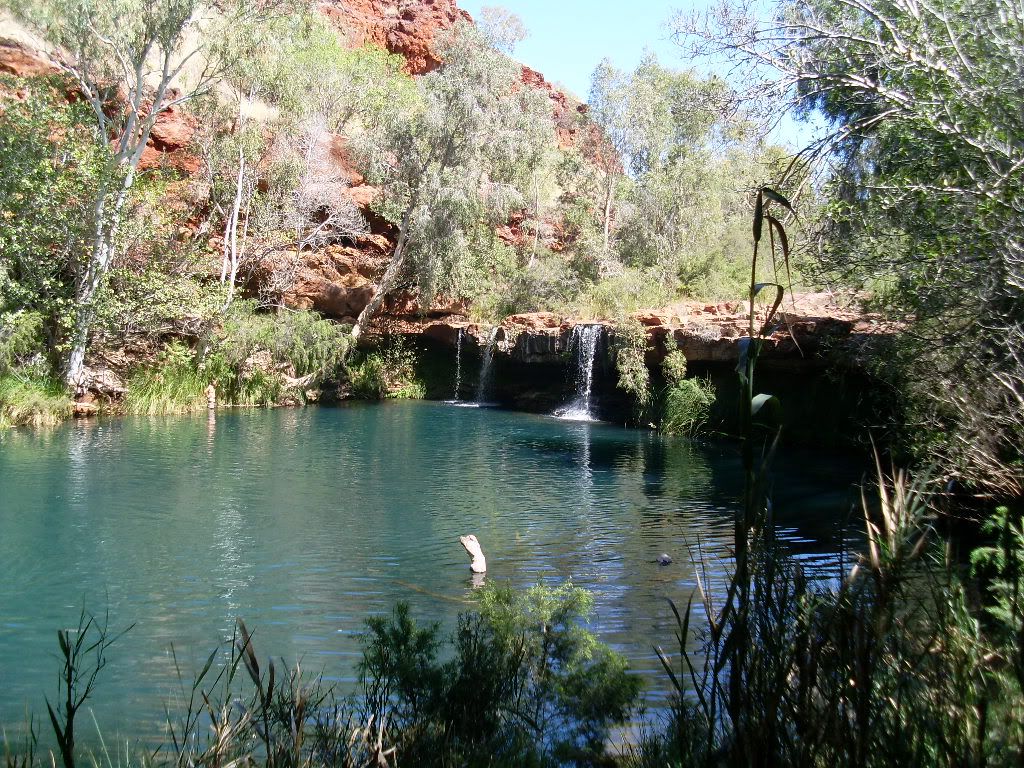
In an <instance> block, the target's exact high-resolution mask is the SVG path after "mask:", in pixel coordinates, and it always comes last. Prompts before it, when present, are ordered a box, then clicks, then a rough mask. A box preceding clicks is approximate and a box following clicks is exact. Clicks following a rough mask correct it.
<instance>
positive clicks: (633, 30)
mask: <svg viewBox="0 0 1024 768" xmlns="http://www.w3.org/2000/svg"><path fill="white" fill-rule="evenodd" d="M488 5H490V6H495V5H498V6H501V7H503V8H507V9H508V10H510V11H512V12H513V13H515V14H516V15H517V16H519V18H521V19H522V20H523V23H524V24H525V25H526V28H527V30H528V31H529V33H530V36H529V37H528V38H527V39H526V40H524V41H523V42H522V43H520V44H519V46H518V47H517V48H516V50H515V57H516V58H517V59H519V60H520V61H521V62H523V63H524V64H526V65H527V66H530V67H532V68H533V69H536V70H537V71H539V72H542V73H544V76H545V77H546V78H547V79H548V80H550V81H551V82H556V83H559V84H561V85H564V86H566V87H567V88H568V89H569V90H570V91H572V92H573V93H574V94H576V95H577V96H578V97H580V98H581V99H583V100H586V98H587V93H588V91H589V90H590V73H591V72H593V71H594V67H596V66H597V64H598V62H599V61H601V59H603V58H605V57H608V58H609V59H611V60H612V63H613V64H614V65H615V66H616V67H618V68H619V69H632V68H633V67H634V66H636V64H637V63H639V61H640V57H641V56H643V52H644V49H645V48H648V49H650V50H652V51H654V52H655V53H656V54H658V58H659V59H661V61H662V63H664V64H666V65H669V66H676V67H683V66H685V62H683V61H682V60H681V59H680V57H679V55H678V53H677V50H678V49H677V48H676V46H675V45H674V44H673V43H672V42H671V41H669V40H668V39H667V38H668V30H667V28H666V22H667V21H668V19H669V18H670V17H671V16H672V14H673V11H675V10H676V9H678V8H680V7H682V5H683V3H681V2H665V0H632V1H630V0H627V1H626V2H625V3H621V2H615V3H612V2H601V1H600V0H598V2H595V1H594V0H489V1H488V0H482V1H481V0H459V7H460V8H463V9H465V10H467V11H469V13H470V14H472V15H473V17H474V18H477V17H479V15H480V8H481V7H483V6H488Z"/></svg>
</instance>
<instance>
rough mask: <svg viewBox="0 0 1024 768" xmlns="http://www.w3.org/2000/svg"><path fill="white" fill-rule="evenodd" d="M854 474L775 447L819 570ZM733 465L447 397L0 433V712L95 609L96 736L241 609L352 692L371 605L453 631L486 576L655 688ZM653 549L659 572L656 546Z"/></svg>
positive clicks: (715, 531) (272, 640)
mask: <svg viewBox="0 0 1024 768" xmlns="http://www.w3.org/2000/svg"><path fill="white" fill-rule="evenodd" d="M858 479H859V470H858V469H857V468H856V467H851V466H849V462H846V461H842V460H838V459H829V458H828V457H824V456H821V455H811V456H808V455H796V454H792V453H791V452H788V451H783V456H782V458H781V459H780V460H779V461H778V462H777V471H776V480H775V484H774V492H773V495H774V499H775V514H776V520H777V522H778V535H779V537H780V538H781V539H782V540H783V541H784V543H785V545H786V547H787V548H788V549H789V551H791V552H792V553H793V554H794V555H795V556H797V557H799V558H801V559H802V561H803V562H804V563H805V564H806V565H807V567H808V569H809V570H810V571H811V572H812V573H813V574H817V575H819V576H820V577H824V578H828V577H830V576H831V577H834V576H835V574H836V572H837V571H836V567H837V563H838V558H839V556H840V553H841V552H843V551H844V549H845V548H847V547H849V546H850V545H849V543H848V541H847V536H848V534H849V531H848V527H849V526H847V524H846V514H847V512H848V510H849V507H850V503H851V500H852V499H853V498H855V494H853V493H852V492H851V483H852V482H855V481H857V480H858ZM741 484H742V470H741V467H740V464H739V460H738V457H737V455H736V450H735V448H734V447H733V446H729V445H696V444H693V443H690V442H687V441H685V440H665V439H662V438H660V437H658V436H657V435H653V434H650V433H647V432H639V431H630V430H623V429H619V428H616V427H612V426H608V425H602V424H588V423H572V422H563V421H559V420H556V419H552V418H545V417H534V416H526V415H522V414H512V413H504V412H500V411H494V410H489V409H469V408H453V407H447V406H445V405H443V404H427V403H394V404H386V405H380V406H370V405H366V406H352V407H346V408H338V409H292V410H275V411H254V412H233V413H224V412H222V413H220V414H218V415H214V414H209V415H207V414H205V413H204V414H201V415H199V416H196V417H185V418H154V419H141V418H140V419H123V420H115V421H80V422H75V423H73V424H68V425H66V426H64V427H61V428H59V429H56V430H50V431H41V432H29V431H15V432H12V433H9V434H6V435H5V436H4V437H3V438H2V441H0V531H2V536H0V562H2V563H3V564H4V566H5V571H6V574H7V575H6V576H5V578H4V579H3V580H2V582H0V691H3V692H4V694H3V696H2V697H0V724H7V725H12V724H15V723H17V722H19V721H20V720H21V719H22V718H23V715H24V712H25V707H26V705H28V706H31V708H32V709H33V710H34V711H35V712H36V713H39V712H42V711H44V707H45V705H44V703H43V696H44V695H50V696H51V697H52V696H53V695H54V694H55V692H56V691H55V690H54V684H55V670H56V666H55V664H56V661H55V655H54V652H53V649H54V648H55V643H54V639H55V638H54V635H55V630H56V629H57V628H60V627H65V626H68V625H70V624H73V623H74V622H75V621H76V620H77V616H78V612H79V610H80V609H81V608H82V607H83V606H85V607H87V608H89V609H90V610H93V611H99V612H102V611H104V610H105V609H107V608H108V607H109V610H110V620H111V625H112V626H113V627H122V626H125V625H127V624H130V623H133V622H134V623H136V627H135V628H134V629H133V630H132V631H131V632H130V633H129V634H128V635H127V636H125V637H124V638H123V639H122V640H120V641H118V643H117V644H116V645H115V646H114V648H113V649H112V650H111V653H110V663H109V666H108V667H107V668H106V669H105V670H104V671H103V678H102V681H101V685H100V687H99V690H98V693H97V696H96V700H95V710H96V717H97V719H98V720H99V722H100V724H101V725H102V726H104V727H105V728H107V729H109V730H113V731H118V730H120V731H121V732H130V733H133V734H134V733H140V732H145V733H149V734H153V735H156V734H158V733H159V731H160V723H162V719H163V715H162V712H163V702H164V701H165V700H167V699H168V698H169V697H171V696H172V695H173V693H174V691H175V689H176V685H177V684H176V677H175V671H174V663H173V659H172V654H171V648H172V644H173V648H174V654H175V655H176V656H177V658H178V659H179V661H181V662H182V663H183V666H184V670H185V672H186V674H188V673H189V672H191V671H194V670H196V669H198V668H199V667H201V665H202V663H203V661H205V658H206V656H207V655H208V654H209V651H210V649H211V648H212V647H213V646H214V645H215V644H216V643H217V642H225V641H227V640H228V639H229V638H230V636H231V631H232V627H233V624H234V620H235V617H236V616H242V617H243V618H245V620H246V622H247V623H248V624H249V626H250V627H251V628H254V629H255V632H254V641H255V643H256V645H257V648H258V650H259V651H260V652H261V653H263V654H273V655H275V656H282V657H284V658H285V660H286V661H294V660H295V659H298V658H301V659H302V660H303V665H304V668H305V669H307V670H315V671H321V670H322V671H323V672H324V673H325V675H326V676H327V677H328V678H329V679H331V680H336V681H338V682H339V683H340V684H341V685H342V687H345V686H348V685H351V684H352V682H353V679H354V665H355V662H356V661H357V660H358V648H359V642H358V636H359V633H360V632H361V631H362V628H363V626H364V624H363V622H364V620H365V619H366V617H368V616H371V615H374V614H380V613H384V612H387V611H390V610H391V607H392V606H393V604H394V603H395V601H396V600H399V599H405V600H408V601H409V602H410V603H411V604H412V607H413V613H414V615H416V616H419V617H421V618H423V619H425V620H433V619H438V620H441V621H442V624H443V625H444V626H445V627H446V629H451V628H453V627H454V622H455V617H456V615H457V613H458V611H459V610H462V609H464V608H465V607H466V601H467V600H470V599H471V598H472V595H473V591H474V589H476V588H477V587H478V586H479V585H480V584H481V583H482V581H483V579H480V578H475V577H474V576H473V575H472V574H470V572H469V568H468V562H467V559H466V555H465V553H464V551H463V550H462V548H461V546H460V545H459V543H458V536H460V535H462V534H467V533H474V534H476V536H477V537H478V538H479V539H480V541H481V543H482V545H483V547H484V551H485V553H486V556H487V560H488V568H489V570H488V573H487V574H486V581H499V582H501V581H508V582H511V583H513V584H515V585H524V586H525V585H532V584H535V583H537V582H538V581H546V582H551V583H555V582H560V581H561V580H563V579H566V578H572V579H573V581H574V582H575V583H576V584H579V585H581V586H584V587H586V588H588V589H590V590H592V591H593V593H594V595H595V599H596V615H595V617H594V623H593V627H594V628H595V629H596V630H597V631H598V632H599V633H600V635H601V636H602V637H603V638H604V639H605V640H606V641H607V642H609V643H611V644H612V645H613V646H614V647H616V648H618V649H619V650H621V651H623V652H624V653H626V654H627V655H628V656H629V658H630V660H631V663H632V666H633V667H634V668H635V669H636V670H638V672H639V673H640V674H642V675H644V676H645V677H646V678H647V681H648V683H649V685H648V696H649V701H650V702H651V703H652V706H653V707H655V708H656V707H657V706H658V705H659V703H660V702H663V701H664V697H665V696H666V688H667V686H665V685H664V684H663V683H664V681H663V680H662V679H661V677H660V675H659V674H658V669H659V665H658V662H657V658H656V656H655V655H654V652H653V650H652V645H653V644H655V643H658V644H664V645H669V644H670V643H671V639H672V630H673V625H672V621H671V617H670V613H669V612H668V610H667V606H666V603H665V600H664V598H666V597H672V598H675V599H677V600H685V599H686V597H687V596H688V595H689V594H690V593H691V592H692V590H693V589H694V586H695V584H696V578H695V573H694V571H695V569H694V565H693V560H692V558H691V554H692V553H694V552H696V551H698V550H699V551H700V552H701V553H702V556H703V558H704V560H705V567H706V568H707V569H708V570H709V575H710V576H711V577H712V578H719V579H720V578H721V577H722V575H723V573H724V570H725V568H726V564H727V562H728V558H729V554H730V551H731V536H732V514H733V510H734V509H735V504H736V499H737V497H738V496H739V494H740V489H741ZM662 552H666V553H668V554H669V555H671V556H672V558H673V563H672V564H671V565H669V566H664V567H662V566H659V565H658V563H657V557H658V555H659V554H660V553H662Z"/></svg>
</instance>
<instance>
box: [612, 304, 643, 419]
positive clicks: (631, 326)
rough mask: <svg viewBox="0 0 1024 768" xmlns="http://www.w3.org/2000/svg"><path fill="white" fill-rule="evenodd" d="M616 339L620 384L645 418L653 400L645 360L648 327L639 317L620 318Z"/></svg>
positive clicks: (637, 413) (616, 329)
mask: <svg viewBox="0 0 1024 768" xmlns="http://www.w3.org/2000/svg"><path fill="white" fill-rule="evenodd" d="M612 343H613V349H614V351H615V370H616V371H617V372H618V374H619V381H618V384H617V386H618V388H619V389H621V390H622V391H623V392H625V393H626V394H627V395H629V396H630V397H631V398H632V400H633V407H634V412H635V415H636V417H637V418H638V419H640V418H643V416H644V414H645V413H646V412H647V409H648V408H649V407H650V404H651V374H650V371H648V370H647V363H646V362H645V360H644V356H645V354H646V352H647V331H646V330H644V327H643V326H642V325H641V324H640V321H639V320H637V319H636V318H633V317H630V318H626V319H624V320H620V321H619V322H618V323H616V325H615V336H614V340H613V342H612Z"/></svg>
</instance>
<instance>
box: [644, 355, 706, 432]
mask: <svg viewBox="0 0 1024 768" xmlns="http://www.w3.org/2000/svg"><path fill="white" fill-rule="evenodd" d="M661 368H662V373H663V375H664V377H665V382H666V388H665V394H664V398H663V403H662V413H661V422H660V424H659V427H658V428H659V429H660V431H661V432H663V433H665V434H667V435H678V434H693V433H694V432H697V431H698V430H699V429H700V428H701V427H702V426H703V424H704V423H705V422H706V421H707V419H708V415H709V414H710V413H711V406H712V404H713V403H714V402H715V388H714V386H713V385H712V384H711V380H710V379H688V378H686V356H685V355H684V354H683V353H682V352H681V351H679V350H674V351H672V352H669V354H668V355H667V356H666V357H665V360H664V362H662V364H661Z"/></svg>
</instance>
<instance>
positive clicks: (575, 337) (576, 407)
mask: <svg viewBox="0 0 1024 768" xmlns="http://www.w3.org/2000/svg"><path fill="white" fill-rule="evenodd" d="M603 331H604V326H601V325H577V326H576V327H575V328H573V329H572V336H571V337H570V338H569V351H570V352H572V353H573V355H574V358H575V361H576V397H575V398H574V399H573V401H572V402H571V403H569V404H568V405H566V406H564V407H562V408H559V409H558V410H556V411H555V416H558V417H559V418H562V419H568V420H570V421H593V420H594V416H593V415H592V414H591V412H590V405H591V402H590V401H591V396H592V392H593V387H594V360H595V358H596V357H597V344H598V342H599V341H600V340H601V333H602V332H603Z"/></svg>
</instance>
